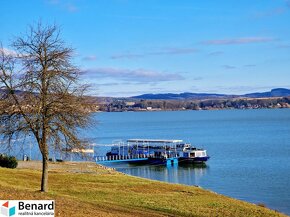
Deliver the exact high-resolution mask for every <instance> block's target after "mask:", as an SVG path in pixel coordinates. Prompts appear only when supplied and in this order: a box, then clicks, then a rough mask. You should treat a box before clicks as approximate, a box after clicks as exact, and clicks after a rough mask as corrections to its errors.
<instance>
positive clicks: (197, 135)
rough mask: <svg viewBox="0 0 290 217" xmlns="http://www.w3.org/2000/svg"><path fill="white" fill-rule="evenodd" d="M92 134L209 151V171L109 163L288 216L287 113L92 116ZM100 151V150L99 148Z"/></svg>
mask: <svg viewBox="0 0 290 217" xmlns="http://www.w3.org/2000/svg"><path fill="white" fill-rule="evenodd" d="M96 118H97V120H99V125H98V126H97V128H96V130H94V132H90V134H91V136H92V137H94V136H95V140H96V141H97V142H98V143H110V142H112V140H114V139H128V138H160V139H183V140H185V141H186V142H191V143H192V144H195V145H197V146H198V147H203V148H205V149H207V151H208V154H209V155H210V156H211V159H210V160H209V162H208V163H207V167H193V166H187V167H184V166H183V167H180V166H179V167H164V166H161V167H160V166H159V167H158V166H132V165H126V164H118V165H112V166H113V167H115V168H117V170H119V171H121V172H124V173H127V174H130V175H134V176H140V177H145V178H150V179H156V180H160V181H166V182H172V183H181V184H186V185H199V186H201V187H203V188H206V189H210V190H213V191H215V192H218V193H221V194H224V195H228V196H231V197H234V198H237V199H241V200H246V201H249V202H252V203H263V204H265V205H266V206H268V207H270V208H272V209H276V210H279V211H281V212H284V213H287V214H290V188H289V186H288V184H289V181H290V109H280V110H279V109H277V110H222V111H176V112H132V113H131V112H127V113H101V114H97V115H96ZM99 152H101V150H99Z"/></svg>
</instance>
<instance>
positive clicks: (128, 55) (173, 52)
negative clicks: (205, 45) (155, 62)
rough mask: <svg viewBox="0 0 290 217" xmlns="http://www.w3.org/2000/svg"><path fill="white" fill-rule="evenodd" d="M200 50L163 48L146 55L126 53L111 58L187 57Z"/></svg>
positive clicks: (145, 53)
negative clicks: (186, 55)
mask: <svg viewBox="0 0 290 217" xmlns="http://www.w3.org/2000/svg"><path fill="white" fill-rule="evenodd" d="M197 51H198V50H197V49H196V48H192V47H188V48H178V47H171V48H163V49H161V50H158V51H151V52H144V53H135V54H132V53H124V54H118V55H113V56H111V58H112V59H133V58H142V57H146V56H159V55H185V54H192V53H196V52H197Z"/></svg>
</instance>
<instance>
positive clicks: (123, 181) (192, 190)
mask: <svg viewBox="0 0 290 217" xmlns="http://www.w3.org/2000/svg"><path fill="white" fill-rule="evenodd" d="M49 167H50V169H49V182H50V185H49V189H50V190H49V193H47V196H52V197H53V198H54V196H56V197H55V198H56V201H58V200H59V199H58V197H59V196H61V197H63V196H65V197H66V196H69V197H71V196H73V195H74V196H73V197H76V198H77V201H78V202H84V201H87V202H88V203H97V204H98V205H101V206H103V205H104V204H103V203H107V202H108V201H107V199H110V200H109V201H111V202H112V201H114V205H115V206H118V209H123V208H125V207H126V211H124V212H125V215H123V216H130V215H131V214H132V212H134V210H133V211H129V210H127V209H132V208H135V205H138V206H137V207H136V210H139V209H141V210H143V211H144V210H145V211H148V212H150V213H152V216H168V215H178V216H188V214H190V213H191V212H189V211H190V210H192V208H193V207H195V208H199V209H201V210H202V212H200V215H201V216H211V215H212V214H213V213H216V211H219V212H220V215H218V216H233V215H234V216H245V215H249V214H250V215H251V216H286V215H285V214H282V213H279V212H277V211H274V210H271V209H269V208H265V207H262V206H263V205H262V204H260V206H259V205H256V204H253V203H249V202H245V201H241V200H237V199H234V198H230V197H227V196H224V195H221V194H218V193H216V192H213V191H210V190H206V189H203V188H200V187H194V186H187V185H182V184H171V183H166V182H162V181H155V180H150V179H146V178H141V177H135V176H130V175H127V174H124V173H120V172H118V171H115V170H114V169H112V168H109V167H104V166H101V165H97V164H95V163H88V162H65V163H50V164H49ZM40 170H41V162H40V161H30V162H23V161H20V162H19V168H17V169H14V170H11V169H3V168H0V172H1V173H2V174H3V176H2V175H1V176H0V186H1V187H0V195H1V197H2V194H3V191H2V190H3V189H4V188H3V187H8V188H10V189H11V188H12V189H14V191H15V190H16V191H17V189H18V190H23V189H24V190H26V191H29V192H30V193H32V194H34V197H35V196H39V195H38V194H37V193H36V191H37V189H38V187H39V184H40V179H39V180H38V179H32V180H28V182H31V181H33V183H34V184H33V185H30V184H27V183H23V182H22V181H23V180H17V182H18V185H16V186H15V185H11V183H13V182H11V179H12V180H14V181H15V178H13V176H11V175H12V174H14V176H16V177H17V175H20V177H22V178H23V176H26V175H28V176H31V175H32V174H33V175H34V176H35V175H36V177H39V176H40ZM6 173H7V175H8V177H7V176H4V174H6ZM3 179H4V180H3ZM62 179H64V180H66V179H70V180H71V182H63V181H64V180H62ZM5 180H6V183H5ZM85 181H89V182H88V183H90V184H91V185H93V186H94V187H92V188H90V186H85V185H84V186H83V185H82V184H81V183H83V182H85ZM9 183H10V184H9ZM61 183H64V184H65V185H64V186H62V185H60V184H61ZM67 183H70V185H71V186H74V187H75V188H76V189H75V190H74V188H68V186H67ZM54 185H56V186H57V188H56V186H54ZM60 186H61V187H60ZM71 186H70V187H71ZM81 186H83V187H81ZM145 186H146V187H145ZM23 187H24V188H23ZM19 188H20V189H19ZM77 189H79V190H80V189H82V190H81V192H79V190H77ZM160 189H163V190H162V191H160ZM31 190H32V192H31ZM35 190H36V191H35ZM99 191H101V192H104V191H105V192H107V193H109V194H106V195H105V196H104V195H103V196H104V197H105V198H106V199H103V198H101V197H100V195H99V193H98V194H97V195H99V196H96V195H95V194H96V192H99ZM33 192H34V193H33ZM78 192H79V193H78ZM84 192H85V193H84ZM122 192H123V193H125V192H126V193H125V195H122V194H121V193H122ZM35 194H36V195H35ZM75 194H76V195H75ZM111 194H112V195H111ZM126 194H128V195H126ZM4 195H5V193H4ZM93 195H95V196H93ZM114 195H115V197H117V200H116V198H115V197H114ZM165 195H167V196H166V197H164V196H165ZM112 196H113V197H112ZM167 197H168V198H172V200H173V198H174V200H176V201H170V202H169V201H168V198H167ZM29 198H30V197H29ZM3 199H19V198H17V196H13V195H9V198H3ZM20 199H21V198H20ZM22 199H23V198H22ZM64 199H68V198H62V200H64ZM120 199H122V202H121V201H119V200H120ZM139 200H141V201H143V202H142V203H141V204H140V203H139V202H138V201H139ZM150 201H151V202H150ZM187 201H190V202H187ZM153 202H154V203H153ZM172 202H173V203H172ZM168 203H169V205H168ZM183 203H186V204H187V205H190V207H189V208H187V207H184V206H183ZM134 204H135V205H134ZM95 205H96V204H95ZM163 206H165V207H166V209H165V208H164V207H163ZM173 208H174V209H173ZM172 209H173V210H172ZM187 209H189V210H187ZM152 210H153V212H152ZM103 211H105V212H107V210H106V209H105V210H103ZM60 212H62V208H61V211H60ZM66 212H68V211H66ZM122 212H123V211H122ZM164 212H165V213H164ZM204 212H209V213H210V215H208V214H209V213H207V214H206V213H204ZM118 213H119V212H116V213H115V214H118ZM137 213H138V214H137ZM137 213H135V212H134V215H135V216H143V215H142V214H140V213H139V211H138V212H137ZM203 213H204V214H203ZM63 214H64V213H63ZM155 214H156V215H155ZM157 214H158V215H157ZM205 214H206V215H205ZM61 216H66V214H65V215H61ZM72 216H87V215H72ZM100 216H103V215H100ZM105 216H106V215H105ZM114 216H115V215H114ZM117 216H118V215H117ZM121 216H122V215H121Z"/></svg>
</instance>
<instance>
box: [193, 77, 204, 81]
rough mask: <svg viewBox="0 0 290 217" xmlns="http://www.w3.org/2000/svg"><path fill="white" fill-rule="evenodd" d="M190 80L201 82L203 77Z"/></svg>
mask: <svg viewBox="0 0 290 217" xmlns="http://www.w3.org/2000/svg"><path fill="white" fill-rule="evenodd" d="M192 80H194V81H200V80H203V77H195V78H193V79H192Z"/></svg>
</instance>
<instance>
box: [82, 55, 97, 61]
mask: <svg viewBox="0 0 290 217" xmlns="http://www.w3.org/2000/svg"><path fill="white" fill-rule="evenodd" d="M96 59H97V57H96V56H95V55H89V56H85V57H83V58H82V60H84V61H95V60H96Z"/></svg>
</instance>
